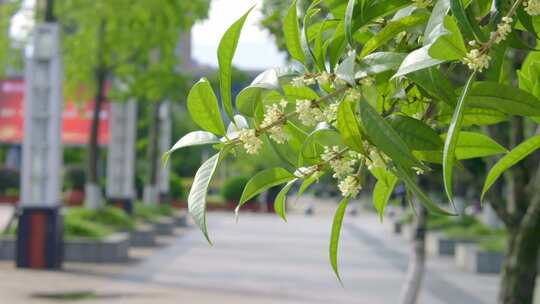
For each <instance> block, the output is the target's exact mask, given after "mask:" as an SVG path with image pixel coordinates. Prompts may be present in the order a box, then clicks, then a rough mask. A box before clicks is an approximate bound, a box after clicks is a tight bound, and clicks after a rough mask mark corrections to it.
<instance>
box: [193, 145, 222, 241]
mask: <svg viewBox="0 0 540 304" xmlns="http://www.w3.org/2000/svg"><path fill="white" fill-rule="evenodd" d="M220 154H221V153H217V154H215V155H214V156H212V157H210V158H209V159H208V160H206V161H205V162H204V163H203V164H202V166H201V167H200V168H199V170H197V173H195V178H194V179H193V184H192V186H191V190H190V191H189V196H188V210H189V214H190V215H191V217H192V218H193V220H194V221H195V224H197V226H199V229H201V231H202V233H203V234H204V237H205V238H206V240H207V241H208V243H210V244H212V242H211V241H210V238H209V237H208V229H207V228H206V194H207V192H208V185H209V184H210V180H211V179H212V176H213V175H214V172H215V171H216V168H217V165H218V163H219V159H220Z"/></svg>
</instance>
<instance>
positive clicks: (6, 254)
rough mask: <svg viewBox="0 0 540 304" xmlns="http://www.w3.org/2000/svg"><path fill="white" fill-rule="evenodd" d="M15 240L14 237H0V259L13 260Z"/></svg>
mask: <svg viewBox="0 0 540 304" xmlns="http://www.w3.org/2000/svg"><path fill="white" fill-rule="evenodd" d="M16 247H17V242H16V241H15V237H12V236H4V237H2V238H1V239H0V260H12V261H15V250H16Z"/></svg>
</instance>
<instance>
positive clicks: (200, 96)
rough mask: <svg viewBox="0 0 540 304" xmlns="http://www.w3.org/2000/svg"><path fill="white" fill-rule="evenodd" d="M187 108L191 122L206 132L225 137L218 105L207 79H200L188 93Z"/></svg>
mask: <svg viewBox="0 0 540 304" xmlns="http://www.w3.org/2000/svg"><path fill="white" fill-rule="evenodd" d="M187 108H188V110H189V114H190V115H191V118H192V119H193V121H194V122H195V123H196V124H197V125H199V127H201V128H203V129H204V130H206V131H210V132H212V133H214V134H218V135H225V125H224V124H223V120H222V119H221V113H220V112H219V105H218V101H217V98H216V95H215V94H214V91H213V90H212V87H211V86H210V82H208V79H206V78H201V80H199V82H197V83H196V84H195V85H194V86H193V87H192V88H191V91H189V95H188V98H187Z"/></svg>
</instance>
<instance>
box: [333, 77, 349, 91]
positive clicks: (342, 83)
mask: <svg viewBox="0 0 540 304" xmlns="http://www.w3.org/2000/svg"><path fill="white" fill-rule="evenodd" d="M346 85H347V82H346V81H345V80H343V79H341V78H337V77H336V78H335V79H334V81H333V82H332V85H331V87H332V88H334V89H337V88H341V87H344V86H346Z"/></svg>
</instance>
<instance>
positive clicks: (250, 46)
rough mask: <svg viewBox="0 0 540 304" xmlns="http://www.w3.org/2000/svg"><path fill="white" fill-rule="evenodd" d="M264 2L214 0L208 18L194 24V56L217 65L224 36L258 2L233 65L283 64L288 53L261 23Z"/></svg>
mask: <svg viewBox="0 0 540 304" xmlns="http://www.w3.org/2000/svg"><path fill="white" fill-rule="evenodd" d="M261 2H262V1H261V0H212V2H211V8H210V13H209V16H208V19H207V20H205V21H204V22H200V23H198V24H196V25H195V26H194V27H193V31H192V43H193V45H192V56H193V58H194V59H195V60H197V61H198V62H200V63H202V64H207V65H210V66H217V55H216V51H217V47H218V44H219V40H220V39H221V36H222V35H223V33H224V32H225V31H226V30H227V28H229V26H230V25H231V24H232V23H233V22H234V21H236V19H238V18H239V17H240V16H242V14H244V13H245V12H246V11H247V10H248V9H249V8H250V7H251V6H252V5H254V4H257V7H256V8H255V9H254V10H253V11H252V12H251V14H250V16H249V18H248V19H247V20H246V23H245V24H244V29H243V30H242V35H241V36H240V41H239V43H238V47H237V49H236V54H235V56H234V60H233V64H234V65H235V66H236V67H239V68H244V69H266V68H271V67H280V66H282V65H283V63H284V62H285V56H284V55H283V54H281V53H279V52H278V50H277V48H276V46H275V45H274V42H273V39H272V37H271V36H270V35H269V33H268V32H267V31H264V30H262V29H261V27H260V26H259V24H258V21H259V20H260V19H261V18H262V16H261V13H260V10H259V9H260V6H261Z"/></svg>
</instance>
